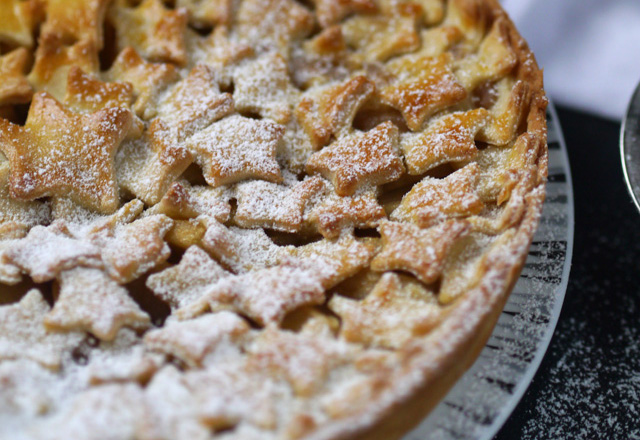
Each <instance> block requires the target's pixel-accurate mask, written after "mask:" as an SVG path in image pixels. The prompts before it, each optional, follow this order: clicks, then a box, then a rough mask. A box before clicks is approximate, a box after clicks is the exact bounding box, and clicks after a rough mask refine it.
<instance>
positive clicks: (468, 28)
mask: <svg viewBox="0 0 640 440" xmlns="http://www.w3.org/2000/svg"><path fill="white" fill-rule="evenodd" d="M488 12H489V11H488V8H487V7H486V5H484V4H482V3H478V2H470V1H468V0H449V1H448V2H447V10H446V13H445V18H444V21H443V25H445V26H454V27H457V28H458V29H460V31H461V32H462V34H463V35H464V44H463V45H462V48H461V49H463V51H464V52H466V53H469V52H470V51H473V50H475V49H477V47H478V45H479V44H480V43H481V42H482V39H483V38H484V37H485V35H486V34H487V30H488V29H489V26H490V25H491V21H493V20H492V18H491V15H492V14H489V13H488Z"/></svg>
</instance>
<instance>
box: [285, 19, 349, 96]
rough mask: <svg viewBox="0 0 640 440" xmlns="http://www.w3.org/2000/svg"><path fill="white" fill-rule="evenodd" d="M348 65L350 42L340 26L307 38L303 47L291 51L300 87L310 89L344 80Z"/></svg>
mask: <svg viewBox="0 0 640 440" xmlns="http://www.w3.org/2000/svg"><path fill="white" fill-rule="evenodd" d="M347 64H348V51H347V43H346V42H345V41H344V37H343V35H342V28H341V27H340V26H337V25H336V26H331V27H328V28H326V29H324V30H323V31H322V32H320V33H319V34H318V35H316V36H314V37H313V38H311V39H308V40H305V41H304V42H303V43H302V45H301V50H296V51H294V52H293V53H292V54H291V60H290V66H291V77H292V79H293V82H294V84H295V85H296V86H298V87H299V88H301V89H303V90H307V89H309V88H311V87H312V86H314V85H321V84H325V83H326V82H327V81H330V80H342V79H344V76H345V71H346V70H347V68H346V67H347Z"/></svg>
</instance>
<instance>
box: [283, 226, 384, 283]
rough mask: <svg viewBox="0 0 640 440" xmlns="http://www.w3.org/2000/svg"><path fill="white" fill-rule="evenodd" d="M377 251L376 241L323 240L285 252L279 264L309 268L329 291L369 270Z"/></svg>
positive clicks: (292, 247) (343, 237)
mask: <svg viewBox="0 0 640 440" xmlns="http://www.w3.org/2000/svg"><path fill="white" fill-rule="evenodd" d="M377 247H378V246H377V240H371V239H364V240H360V239H357V238H355V237H354V236H353V235H345V236H342V237H340V238H339V239H336V240H326V239H325V240H320V241H316V242H313V243H309V244H307V245H304V246H299V247H294V246H290V247H287V248H284V249H283V251H282V256H281V257H280V260H281V261H283V262H286V261H292V262H293V264H295V263H296V262H300V264H302V265H303V266H304V267H309V268H311V269H312V270H313V272H314V273H315V276H317V277H319V279H320V282H321V283H322V286H323V287H324V288H325V290H328V289H331V288H332V287H334V286H335V285H337V284H339V283H341V282H342V281H344V280H346V279H347V278H349V277H351V276H353V275H355V274H356V273H358V272H359V271H361V270H362V269H365V268H366V267H367V266H369V263H370V262H371V259H372V258H373V256H374V254H375V253H376V251H377Z"/></svg>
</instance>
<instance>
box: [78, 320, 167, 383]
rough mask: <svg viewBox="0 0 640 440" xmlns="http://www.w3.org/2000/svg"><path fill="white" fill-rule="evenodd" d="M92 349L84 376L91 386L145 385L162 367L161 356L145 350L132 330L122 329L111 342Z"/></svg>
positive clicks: (89, 352)
mask: <svg viewBox="0 0 640 440" xmlns="http://www.w3.org/2000/svg"><path fill="white" fill-rule="evenodd" d="M95 345H96V346H95V347H92V349H91V350H88V354H87V355H88V358H89V360H88V363H87V367H86V368H87V370H88V371H87V376H89V382H90V383H91V385H100V384H105V383H113V382H138V383H140V384H146V383H147V382H149V379H151V377H152V376H153V375H154V373H155V372H156V371H158V369H159V368H160V367H161V366H162V364H163V363H164V359H163V356H162V355H160V354H158V353H149V352H148V351H147V350H145V348H144V345H143V344H142V338H141V337H140V336H138V334H137V333H136V330H135V329H132V328H128V327H121V328H120V330H118V333H117V334H116V336H115V338H114V339H113V340H110V341H104V340H101V341H99V343H98V344H95Z"/></svg>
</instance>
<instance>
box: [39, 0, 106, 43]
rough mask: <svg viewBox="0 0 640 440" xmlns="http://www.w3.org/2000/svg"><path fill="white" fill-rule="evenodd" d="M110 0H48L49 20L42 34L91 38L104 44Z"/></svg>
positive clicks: (78, 38)
mask: <svg viewBox="0 0 640 440" xmlns="http://www.w3.org/2000/svg"><path fill="white" fill-rule="evenodd" d="M109 3H110V1H109V0H89V1H86V0H71V1H69V0H47V3H46V4H47V20H46V21H45V22H44V24H43V26H42V30H41V32H42V34H43V35H45V34H56V35H60V36H61V37H62V38H63V39H65V40H68V41H80V40H90V41H93V42H95V44H96V47H97V48H98V49H102V46H103V45H104V40H103V39H104V36H103V34H102V33H103V27H104V18H105V15H106V12H107V6H109Z"/></svg>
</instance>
